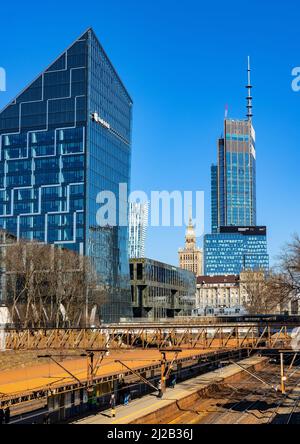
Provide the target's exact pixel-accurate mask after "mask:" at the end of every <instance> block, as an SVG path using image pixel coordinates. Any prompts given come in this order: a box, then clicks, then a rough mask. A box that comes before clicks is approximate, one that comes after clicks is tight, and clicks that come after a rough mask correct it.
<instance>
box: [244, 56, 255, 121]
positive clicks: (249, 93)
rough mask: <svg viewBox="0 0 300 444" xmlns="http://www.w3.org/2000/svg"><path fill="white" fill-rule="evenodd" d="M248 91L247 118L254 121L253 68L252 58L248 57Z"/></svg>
mask: <svg viewBox="0 0 300 444" xmlns="http://www.w3.org/2000/svg"><path fill="white" fill-rule="evenodd" d="M246 88H247V90H248V96H247V118H248V120H250V121H251V120H252V117H253V114H252V109H253V106H252V93H251V90H252V85H251V66H250V56H248V85H247V86H246Z"/></svg>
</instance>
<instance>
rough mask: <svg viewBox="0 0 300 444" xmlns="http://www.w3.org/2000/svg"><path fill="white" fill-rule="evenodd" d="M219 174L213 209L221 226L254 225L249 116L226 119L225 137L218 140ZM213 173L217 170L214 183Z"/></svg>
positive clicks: (253, 168)
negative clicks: (244, 118) (239, 118)
mask: <svg viewBox="0 0 300 444" xmlns="http://www.w3.org/2000/svg"><path fill="white" fill-rule="evenodd" d="M217 174H218V178H217V199H216V201H214V202H213V207H212V212H213V214H217V218H218V227H221V226H225V225H229V226H255V225H256V152H255V132H254V128H253V126H252V123H251V121H250V120H231V119H225V123H224V138H221V139H219V141H218V172H217ZM213 175H215V170H212V186H213V185H214V183H215V182H214V180H213ZM212 192H213V188H212ZM213 232H215V231H213Z"/></svg>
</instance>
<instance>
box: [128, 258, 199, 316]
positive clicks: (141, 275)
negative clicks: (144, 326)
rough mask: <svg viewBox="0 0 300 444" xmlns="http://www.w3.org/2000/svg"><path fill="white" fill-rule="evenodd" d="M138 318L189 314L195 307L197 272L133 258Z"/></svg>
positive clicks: (133, 301) (134, 301) (132, 271)
mask: <svg viewBox="0 0 300 444" xmlns="http://www.w3.org/2000/svg"><path fill="white" fill-rule="evenodd" d="M130 279H131V295H132V304H133V313H134V317H137V318H149V319H161V318H174V317H176V316H189V315H191V314H192V310H193V309H194V308H195V300H196V276H195V274H194V273H192V272H190V271H187V270H183V269H182V268H178V267H173V266H172V265H168V264H164V263H162V262H157V261H154V260H151V259H130Z"/></svg>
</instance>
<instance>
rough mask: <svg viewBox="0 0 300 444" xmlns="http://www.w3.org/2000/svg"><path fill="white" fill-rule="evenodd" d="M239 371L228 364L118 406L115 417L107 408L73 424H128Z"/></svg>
mask: <svg viewBox="0 0 300 444" xmlns="http://www.w3.org/2000/svg"><path fill="white" fill-rule="evenodd" d="M263 361H265V358H261V357H252V358H248V359H244V360H243V361H241V362H242V363H243V366H244V367H246V368H248V367H251V366H253V365H256V364H259V363H261V362H263ZM240 372H241V369H240V368H239V367H238V366H236V365H230V366H228V367H225V368H223V369H220V370H215V371H213V372H209V373H206V374H204V375H201V376H198V377H197V378H193V379H191V380H188V381H185V382H182V383H180V384H178V385H177V386H176V387H175V389H167V392H166V394H165V395H164V398H163V399H159V398H157V396H156V395H155V394H154V395H148V396H145V397H143V398H141V399H137V400H134V401H132V402H131V403H130V404H129V405H128V406H123V405H122V406H118V407H117V408H116V418H112V417H111V412H110V410H107V411H104V412H102V413H100V414H96V415H94V416H89V417H87V418H84V419H80V420H78V421H74V422H73V424H129V423H131V422H133V421H135V420H137V419H138V418H141V417H144V416H145V415H147V414H149V413H152V412H154V411H155V410H159V409H161V408H163V407H167V406H169V405H172V404H174V402H176V401H179V400H181V399H184V398H186V397H188V396H189V395H191V394H192V393H195V392H197V391H198V390H200V389H201V388H205V387H208V386H209V385H211V384H212V383H217V382H222V380H223V379H224V378H225V379H226V378H228V377H230V376H233V375H235V374H237V373H240Z"/></svg>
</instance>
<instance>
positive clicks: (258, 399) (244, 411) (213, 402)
mask: <svg viewBox="0 0 300 444" xmlns="http://www.w3.org/2000/svg"><path fill="white" fill-rule="evenodd" d="M298 365H299V364H298ZM256 375H257V376H259V377H260V378H261V379H262V380H264V381H266V382H267V383H268V385H265V384H263V383H262V382H258V381H257V380H255V379H254V378H253V377H252V376H249V375H247V376H246V375H245V376H244V377H243V378H242V379H241V380H240V381H239V382H237V383H234V384H231V385H229V384H227V385H226V386H223V387H220V388H219V391H218V392H216V393H214V394H212V395H211V396H210V397H209V399H202V400H199V402H198V403H196V404H195V406H194V407H193V409H192V410H189V411H185V412H182V414H181V415H179V416H178V417H177V418H176V419H174V420H173V421H172V423H173V424H257V423H259V424H267V423H284V424H294V423H300V420H299V418H300V386H299V384H300V370H297V371H295V372H293V375H292V376H290V377H289V379H288V393H287V395H282V394H281V392H280V391H279V390H277V391H276V387H277V388H278V387H279V385H280V369H279V367H278V366H276V365H270V364H268V365H267V366H266V367H265V368H264V369H263V370H261V371H259V372H257V373H256ZM272 386H273V388H272Z"/></svg>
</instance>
